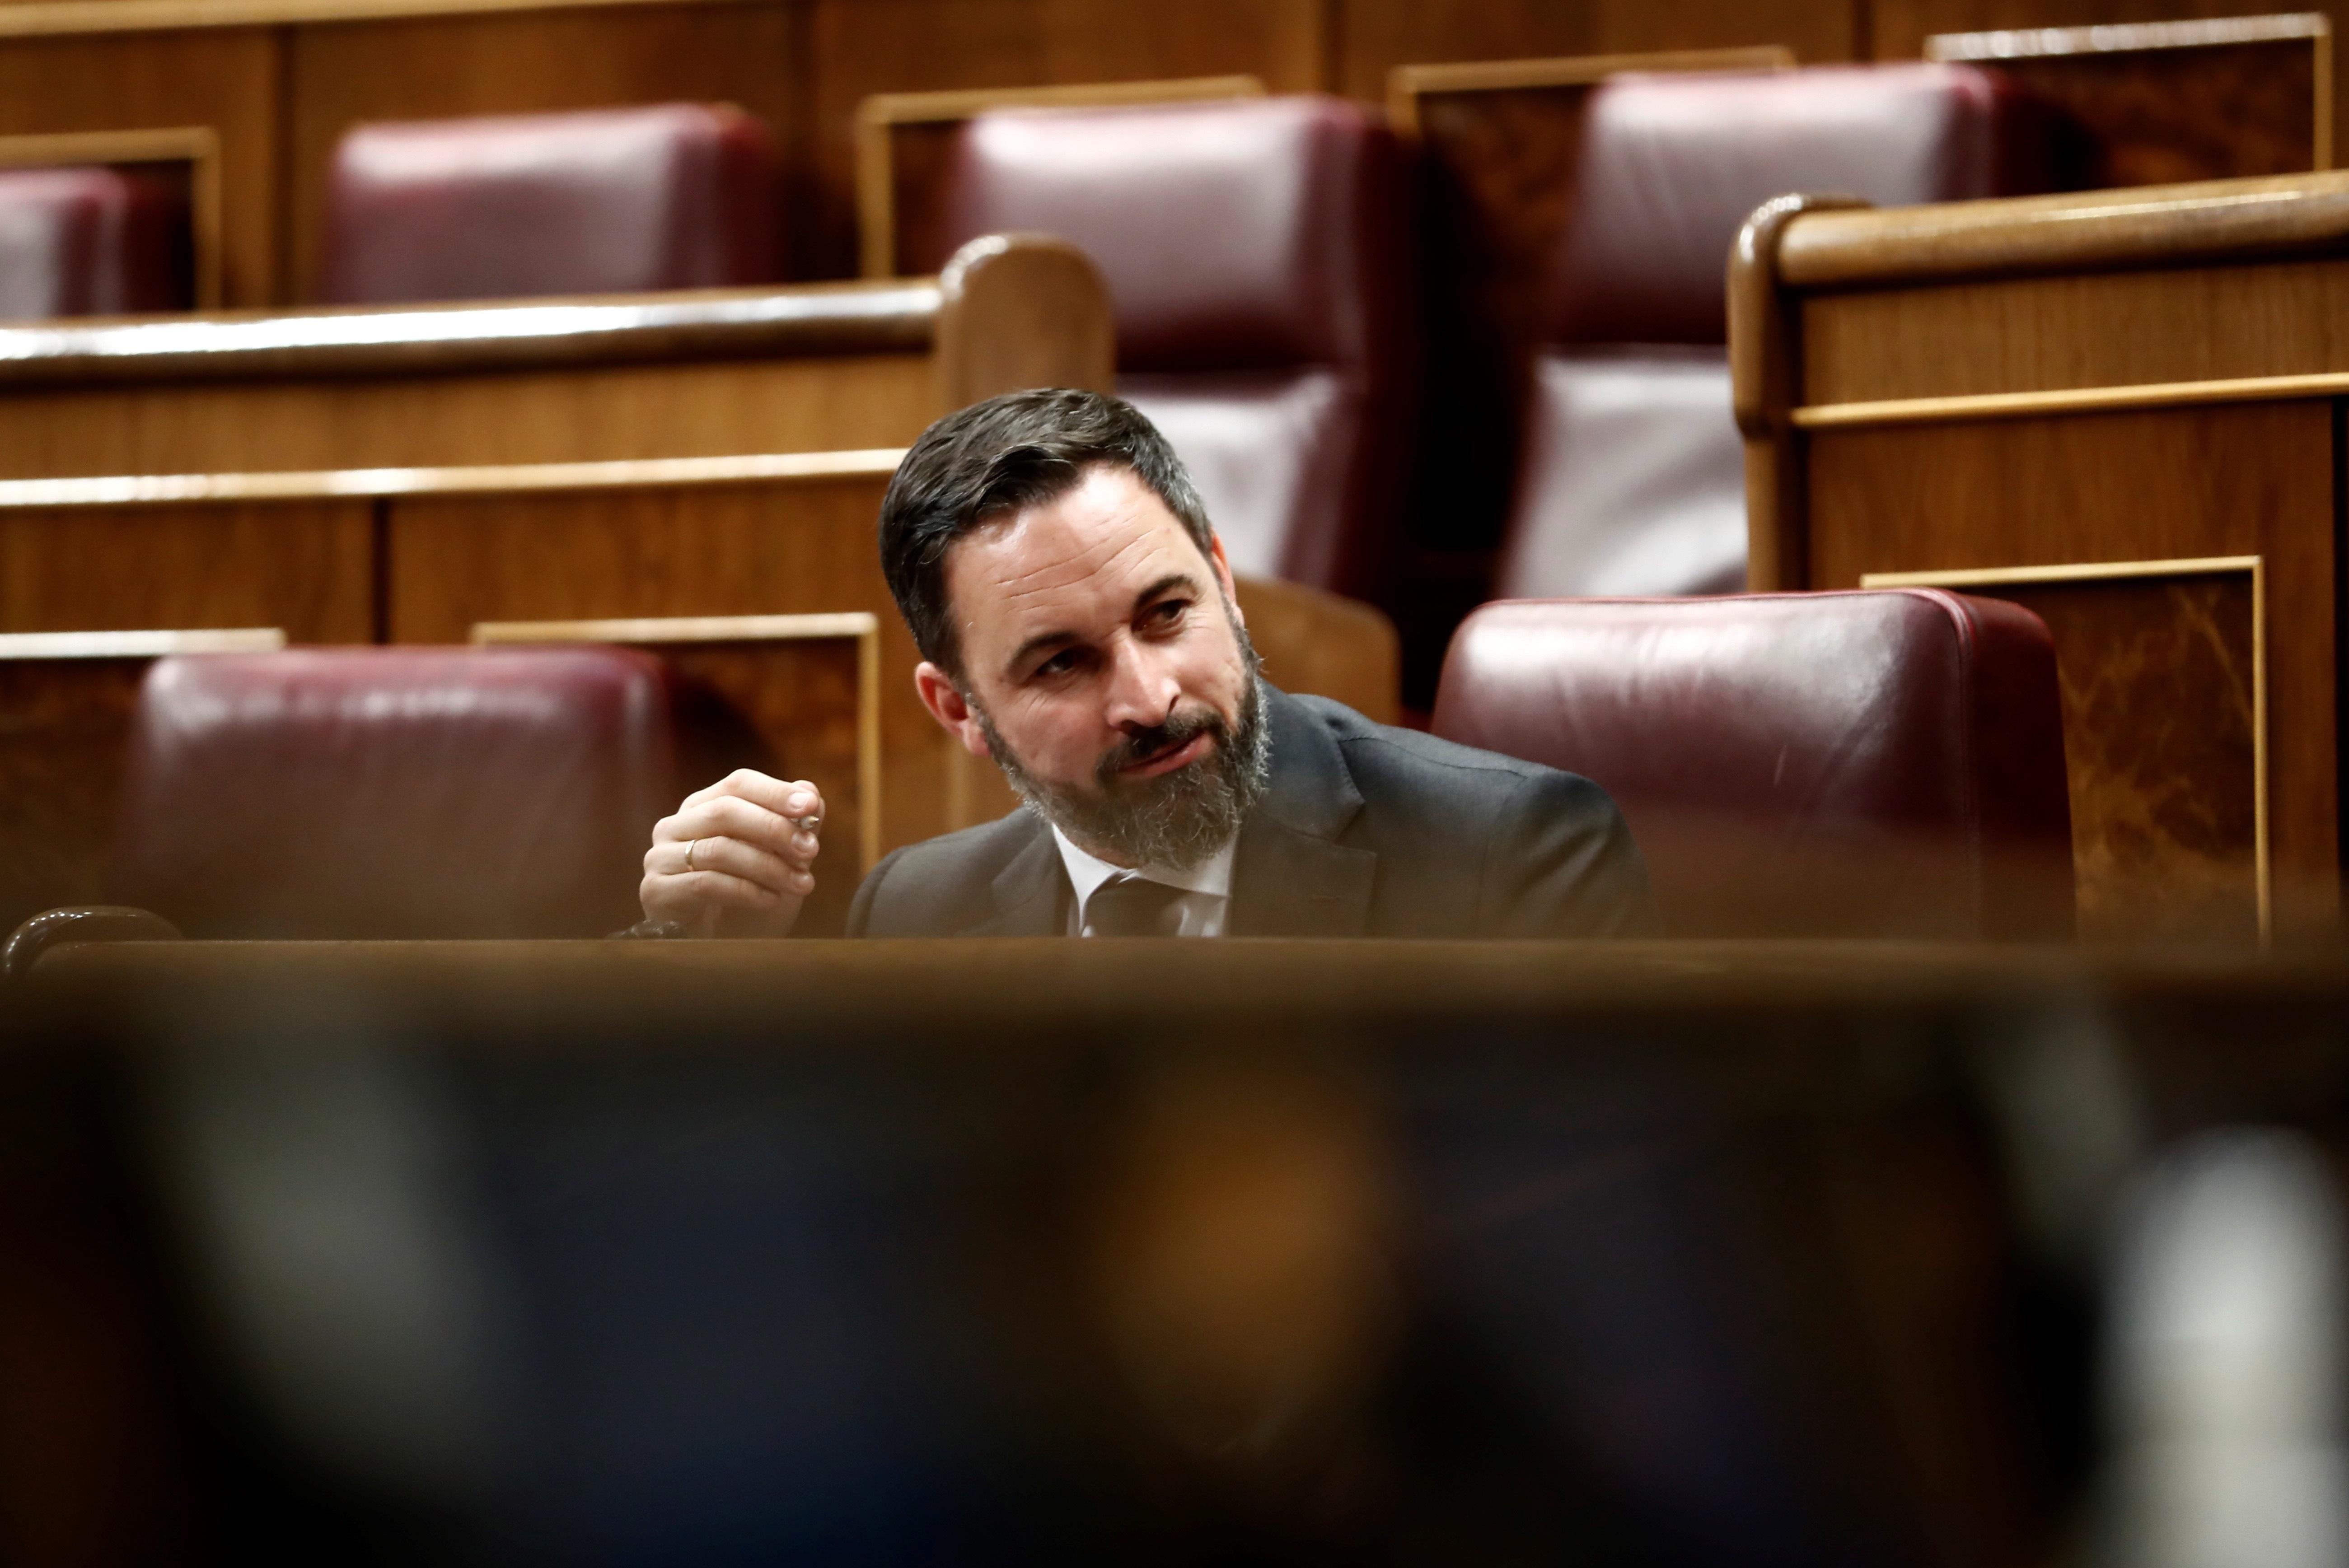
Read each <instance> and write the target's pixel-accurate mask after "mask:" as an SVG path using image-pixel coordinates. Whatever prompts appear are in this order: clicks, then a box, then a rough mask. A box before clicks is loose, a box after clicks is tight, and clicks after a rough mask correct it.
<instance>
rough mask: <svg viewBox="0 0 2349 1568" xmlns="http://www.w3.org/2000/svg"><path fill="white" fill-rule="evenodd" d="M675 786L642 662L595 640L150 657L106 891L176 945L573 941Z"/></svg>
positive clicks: (618, 897)
mask: <svg viewBox="0 0 2349 1568" xmlns="http://www.w3.org/2000/svg"><path fill="white" fill-rule="evenodd" d="M678 796H679V791H678V788H677V782H676V779H675V777H674V769H673V764H672V761H671V741H670V734H669V696H668V686H667V680H666V678H665V677H664V676H663V674H662V670H661V666H660V665H659V663H658V662H657V660H655V659H653V658H651V657H650V656H648V655H643V654H638V653H634V652H630V651H627V650H624V649H617V648H552V649H499V650H491V651H481V650H472V649H463V648H304V649H295V650H291V651H288V652H285V653H274V654H207V655H192V656H186V657H179V658H167V659H162V660H160V661H158V662H157V663H156V665H155V666H154V668H153V669H151V670H150V671H149V672H148V676H147V681H146V684H145V686H144V687H143V688H142V689H141V691H140V698H139V709H138V713H137V716H136V717H135V720H134V728H133V736H132V744H131V755H130V765H129V777H128V780H127V783H126V786H125V789H124V795H123V802H122V815H121V826H120V830H119V833H118V835H117V841H116V849H115V857H114V862H113V867H112V874H111V877H110V886H109V897H110V898H111V899H112V900H113V901H114V902H116V903H126V904H135V905H137V906H139V907H140V908H143V909H149V910H152V911H154V912H155V913H158V914H160V915H162V916H163V917H164V918H165V919H167V920H170V921H171V922H172V923H174V924H176V925H178V926H179V927H180V929H181V931H182V932H184V933H185V934H188V935H189V936H191V937H207V936H209V937H337V938H362V937H460V936H594V935H598V934H604V933H607V932H610V931H614V930H616V929H618V928H620V927H622V926H625V925H626V924H628V923H630V922H632V921H634V920H635V919H636V916H637V911H636V896H635V895H636V882H637V880H638V878H639V877H640V876H641V875H642V866H641V861H642V857H643V855H644V847H645V844H646V842H647V840H648V838H649V836H650V833H651V830H652V825H653V823H654V822H655V821H657V820H659V818H660V817H661V816H662V815H663V814H665V813H666V812H667V811H668V810H671V809H673V808H674V806H675V803H676V801H677V799H678Z"/></svg>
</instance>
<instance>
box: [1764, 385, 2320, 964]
mask: <svg viewBox="0 0 2349 1568" xmlns="http://www.w3.org/2000/svg"><path fill="white" fill-rule="evenodd" d="M1808 444H1809V466H1810V520H1811V521H1810V529H1809V540H1808V544H1809V550H1810V552H1811V575H1810V583H1811V585H1812V586H1815V587H1820V588H1838V587H1852V586H1856V585H1857V583H1858V582H1859V579H1860V577H1861V576H1862V574H1864V573H1887V572H1895V573H1906V572H1920V571H1947V570H1951V569H1964V568H1981V567H2004V566H2022V565H2065V564H2073V563H2078V562H2111V561H2143V560H2170V559H2182V558H2192V557H2204V556H2219V555H2259V556H2261V557H2263V558H2264V559H2265V561H2266V562H2267V573H2266V579H2267V593H2268V603H2267V612H2268V614H2267V671H2268V701H2269V715H2270V735H2271V743H2272V749H2271V756H2270V775H2269V778H2270V792H2271V824H2270V825H2271V851H2272V855H2273V862H2274V874H2275V889H2274V896H2275V914H2276V928H2277V930H2278V931H2279V932H2280V933H2286V934H2289V933H2292V932H2293V931H2304V930H2307V929H2309V928H2310V927H2311V926H2312V925H2313V924H2314V923H2320V922H2323V921H2329V920H2330V919H2331V918H2332V917H2333V913H2334V912H2335V909H2336V907H2337V898H2338V881H2339V865H2340V861H2339V852H2338V848H2337V835H2338V819H2337V809H2336V805H2335V802H2336V799H2337V795H2336V790H2337V788H2338V779H2337V757H2336V752H2335V742H2334V729H2335V707H2334V702H2335V677H2334V656H2335V655H2334V645H2333V636H2334V620H2333V616H2334V612H2333V570H2334V562H2333V549H2334V546H2333V471H2332V460H2333V457H2332V453H2333V434H2332V412H2331V409H2330V407H2329V406H2328V405H2326V404H2323V403H2297V404H2271V405H2257V406H2246V407H2228V408H2217V409H2183V410H2161V411H2152V412H2145V413H2136V414H2110V415H2091V416H2081V417H2075V418H2047V419H2017V420H2002V421H1994V422H1982V423H1976V424H1952V425H1929V426H1915V427H1906V428H1886V429H1874V430H1853V431H1835V432H1820V433H1818V434H1816V435H1815V436H1814V437H1812V438H1810V440H1809V443H1808ZM2147 603H2158V607H2159V608H2161V609H2163V610H2165V611H2168V612H2173V613H2175V614H2178V615H2181V616H2182V615H2186V614H2188V613H2189V612H2191V611H2192V610H2194V609H2195V606H2194V605H2193V604H2192V603H2189V602H2182V601H2181V602H2177V603H2168V602H2157V601H2148V600H2147V599H2146V598H2145V597H2143V596H2139V597H2138V598H2137V599H2135V600H2134V601H2127V600H2125V599H2124V600H2116V602H2115V605H2114V607H2113V608H2111V609H2109V610H2106V609H2099V608H2097V607H2095V606H2094V605H2088V604H2085V601H2081V602H2080V607H2077V608H2066V609H2064V611H2063V612H2062V613H2063V614H2065V615H2067V616H2071V615H2076V616H2079V617H2081V621H2080V624H2083V625H2086V626H2091V627H2095V626H2099V625H2102V626H2103V627H2104V629H2103V630H2100V631H2098V632H2097V633H2096V635H2098V636H2099V637H2100V638H2104V639H2106V641H2104V642H2103V643H2101V644H2100V645H2101V646H2103V647H2105V648H2106V649H2107V650H2108V653H2107V655H2106V657H2105V659H2104V660H2102V661H2100V662H2099V663H2098V664H2097V665H2093V666H2090V667H2088V668H2085V669H2083V668H2078V667H2075V670H2074V672H2073V676H2072V678H2073V679H2074V680H2075V682H2079V683H2085V684H2087V685H2091V686H2092V685H2093V684H2094V683H2096V682H2099V681H2105V680H2119V679H2121V678H2123V677H2124V676H2127V677H2128V678H2132V679H2136V678H2142V679H2146V680H2148V681H2154V682H2157V683H2158V681H2159V680H2160V679H2163V678H2166V677H2163V676H2158V674H2152V673H2147V674H2143V675H2132V674H2131V672H2130V671H2129V670H2128V669H2127V666H2126V665H2120V664H2115V663H2111V662H2109V661H2116V660H2121V659H2123V658H2125V657H2126V656H2127V649H2128V647H2129V645H2130V640H2131V639H2134V640H2135V644H2136V646H2137V651H2139V652H2141V653H2144V654H2145V655H2147V656H2150V655H2154V654H2157V653H2160V654H2162V655H2163V656H2164V657H2173V656H2174V655H2176V653H2177V645H2176V644H2175V643H2174V642H2172V641H2169V640H2168V639H2169V638H2170V636H2171V633H2172V631H2173V630H2174V629H2175V628H2176V627H2178V626H2179V625H2181V624H2183V625H2189V626H2195V627H2197V628H2198V630H2199V634H2202V635H2204V636H2205V637H2206V638H2207V639H2208V640H2209V641H2211V642H2212V643H2214V644H2216V645H2218V646H2219V648H2220V650H2223V648H2224V647H2225V646H2226V645H2228V641H2229V638H2230V635H2231V634H2229V633H2227V632H2226V631H2225V630H2224V628H2223V626H2222V625H2221V624H2220V622H2216V621H2214V622H2210V623H2209V624H2201V623H2196V622H2192V621H2190V620H2189V621H2183V622H2180V621H2173V622H2171V623H2169V626H2168V628H2163V629H2156V628H2157V626H2158V622H2156V621H2154V620H2153V619H2152V618H2151V617H2152V612H2151V611H2149V610H2147V608H2146V606H2147ZM2097 616H2103V617H2105V618H2106V619H2105V620H2104V621H2103V622H2101V623H2100V622H2098V621H2097V620H2096V619H2095V617H2097ZM2132 617H2134V619H2133V620H2132ZM2165 649H2167V650H2168V651H2167V652H2164V650H2165ZM2205 652H2206V654H2207V655H2208V656H2209V657H2210V658H2216V659H2220V661H2221V662H2222V663H2223V662H2224V657H2225V655H2223V653H2222V652H2212V651H2210V650H2206V651H2205ZM2178 667H2179V668H2181V669H2184V668H2186V667H2188V666H2186V665H2183V664H2182V663H2181V664H2179V665H2178ZM2212 700H2214V696H2213V694H2209V693H2206V694H2205V697H2204V700H2203V702H2202V703H2201V704H2200V705H2199V706H2198V707H2197V708H2196V709H2195V710H2193V713H2192V714H2190V715H2189V713H2187V712H2184V711H2182V710H2181V709H2180V707H2178V705H2176V704H2168V703H2151V702H2147V703H2137V702H2131V703H2129V704H2127V706H2126V707H2123V708H2120V709H2119V710H2118V713H2119V717H2116V718H2114V719H2112V721H2111V723H2112V725H2113V727H2110V728H2107V729H2105V730H2104V731H2103V732H2102V733H2100V734H2098V735H2096V736H2095V737H2093V738H2089V737H2083V738H2080V740H2079V741H2077V742H2075V744H2079V745H2083V746H2088V745H2093V746H2094V747H2095V748H2097V754H2098V755H2101V756H2104V757H2106V758H2114V759H2116V760H2114V761H2113V762H2111V764H2110V769H2109V770H2110V772H2111V773H2112V774H2113V775H2115V776H2119V777H2128V776H2133V775H2135V774H2136V773H2137V772H2139V771H2141V770H2143V769H2158V768H2160V767H2165V766H2168V765H2169V762H2170V761H2172V760H2175V759H2177V758H2181V757H2184V756H2186V755H2188V754H2189V752H2190V750H2191V748H2190V747H2189V745H2187V743H2186V742H2184V741H2183V740H2179V739H2176V738H2166V737H2167V736H2168V727H2169V726H2171V725H2172V724H2174V723H2178V722H2182V721H2184V720H2186V719H2187V718H2189V717H2196V718H2198V719H2199V718H2200V717H2207V715H2205V714H2204V713H2203V709H2204V708H2207V707H2209V703H2210V702H2211V701H2212ZM2095 711H2097V712H2099V713H2105V714H2111V713H2113V712H2115V709H2114V708H2113V707H2109V706H2106V705H2103V704H2101V703H2100V704H2099V706H2098V707H2097V709H2096V710H2095ZM2202 755H2203V756H2204V757H2205V758H2206V759H2207V758H2210V757H2214V756H2217V755H2219V754H2218V753H2215V752H2210V751H2208V750H2206V751H2205V752H2203V753H2202ZM2211 765H2212V766H2215V764H2211ZM2212 778H2213V779H2216V781H2215V782H2209V781H2206V782H2205V783H2202V784H2198V785H2197V787H2196V789H2197V791H2198V792H2199V796H2200V798H2201V799H2203V800H2204V801H2205V803H2206V804H2207V802H2208V801H2209V800H2214V799H2221V798H2224V797H2225V796H2226V795H2227V794H2228V792H2229V791H2230V790H2232V789H2234V780H2233V776H2232V775H2231V774H2230V775H2228V776H2227V777H2225V778H2224V779H2219V778H2217V776H2216V775H2213V776H2212ZM2115 810H2116V811H2117V810H2118V808H2117V807H2116V808H2115ZM2214 820H2215V818H2214ZM2212 831H2213V832H2215V831H2217V830H2215V829H2213V830H2212ZM2189 847H2191V846H2189ZM2203 847H2204V848H2206V849H2207V848H2208V844H2207V842H2206V843H2205V845H2204V846H2203ZM2179 896H2180V898H2181V900H2182V901H2184V902H2186V903H2191V902H2192V901H2193V899H2194V898H2196V897H2199V895H2198V894H2195V893H2193V892H2191V890H2190V888H2187V887H2184V886H2181V889H2180V894H2179ZM2181 918H2182V917H2181Z"/></svg>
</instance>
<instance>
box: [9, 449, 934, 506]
mask: <svg viewBox="0 0 2349 1568" xmlns="http://www.w3.org/2000/svg"><path fill="white" fill-rule="evenodd" d="M904 457H905V450H904V449H902V448H895V447H874V448H867V449H860V450H854V451H840V452H773V453H762V454H759V455H755V456H750V457H725V458H640V459H629V460H624V461H619V462H597V463H494V464H481V465H475V466H471V467H462V468H433V469H316V470H311V471H306V472H287V473H234V474H119V475H109V476H107V477H104V478H96V479H62V480H0V511H12V510H14V511H24V510H32V509H44V510H46V509H55V508H67V507H93V508H94V507H132V506H175V505H177V506H184V505H200V504H203V503H207V502H240V501H303V500H365V499H367V498H371V497H378V496H469V495H512V494H548V493H554V492H558V491H575V490H642V489H647V488H651V487H657V486H663V487H671V488H675V487H682V486H691V485H740V484H775V483H785V484H789V483H821V482H822V481H823V480H841V479H886V478H888V477H889V476H890V475H891V474H894V473H895V472H896V471H897V464H898V462H899V461H900V460H901V459H903V458H904Z"/></svg>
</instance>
